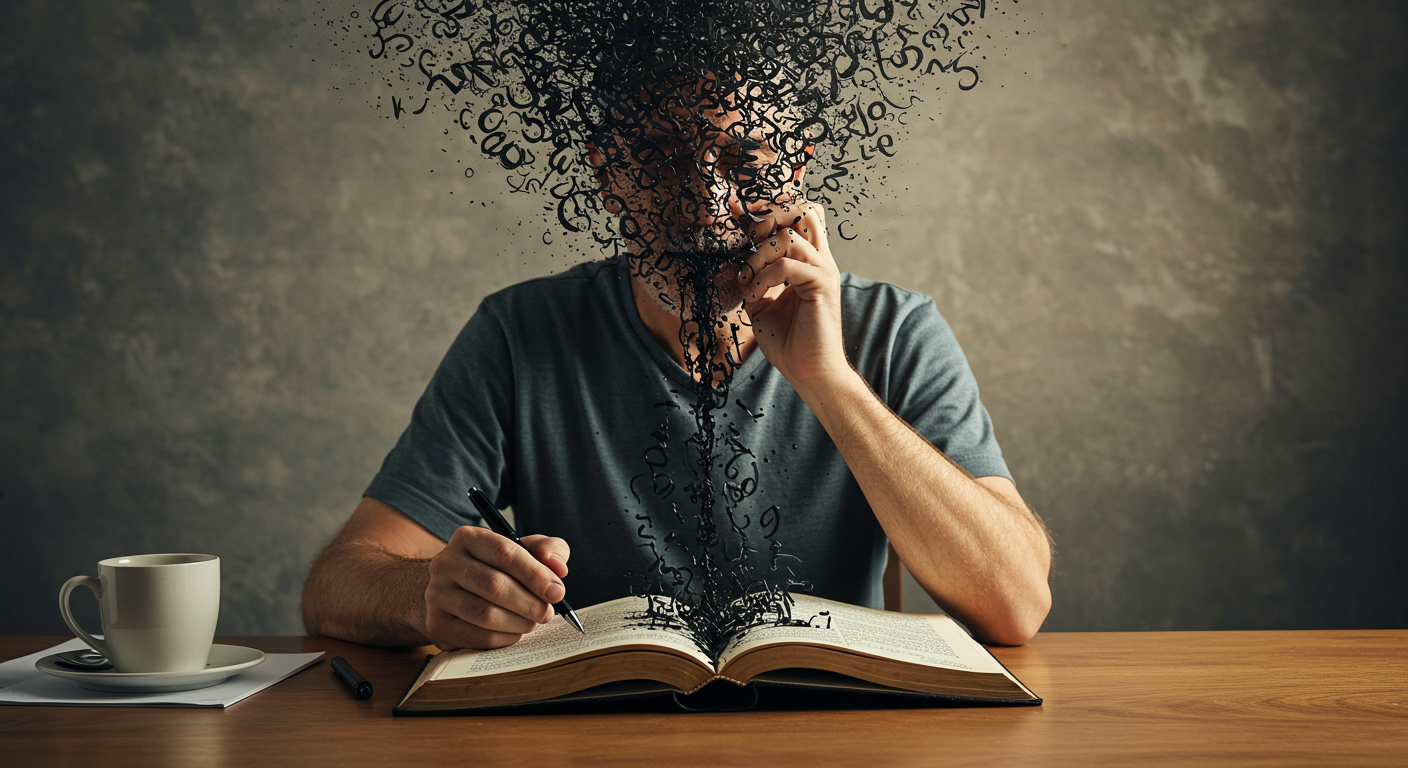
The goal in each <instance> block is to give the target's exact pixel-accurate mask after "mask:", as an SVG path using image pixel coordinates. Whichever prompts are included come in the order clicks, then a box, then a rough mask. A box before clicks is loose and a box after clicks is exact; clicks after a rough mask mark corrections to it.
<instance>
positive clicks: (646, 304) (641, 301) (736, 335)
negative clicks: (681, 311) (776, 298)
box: [630, 275, 758, 379]
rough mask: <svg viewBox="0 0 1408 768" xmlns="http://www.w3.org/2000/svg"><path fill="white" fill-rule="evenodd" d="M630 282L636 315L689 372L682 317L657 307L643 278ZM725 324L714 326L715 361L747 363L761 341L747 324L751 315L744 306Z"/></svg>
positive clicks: (726, 318)
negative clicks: (715, 342)
mask: <svg viewBox="0 0 1408 768" xmlns="http://www.w3.org/2000/svg"><path fill="white" fill-rule="evenodd" d="M630 281H631V297H632V298H633V299H634V300H635V305H636V312H637V313H638V314H639V315H640V321H641V322H642V323H644V324H645V329H646V330H647V331H649V332H650V337H651V338H652V339H655V343H656V344H659V345H660V348H661V349H663V350H665V354H667V355H669V356H670V359H671V360H674V361H675V364H676V365H678V366H679V367H680V368H682V369H685V370H687V371H688V369H687V368H686V366H685V361H684V345H683V344H682V343H680V318H679V316H678V315H676V314H674V313H672V312H669V311H667V310H665V309H664V308H663V307H661V306H660V305H659V304H656V303H655V300H654V299H653V298H651V297H650V294H649V289H648V288H647V287H646V286H645V285H643V283H642V280H641V278H639V277H637V276H636V275H631V276H630ZM722 322H723V325H722V327H719V326H718V325H715V331H716V333H717V334H718V345H717V347H716V349H715V352H714V360H713V362H714V363H715V364H718V365H724V366H728V365H729V361H730V359H731V360H732V362H733V363H736V364H737V365H742V364H743V361H745V360H747V359H748V356H749V355H751V354H752V353H753V351H754V350H756V349H757V348H758V342H757V340H756V339H755V338H754V337H753V326H752V325H750V324H748V315H747V314H746V313H745V312H744V311H743V308H742V307H739V308H737V309H734V310H732V311H731V312H728V313H727V314H726V315H725V316H724V317H723V318H722ZM735 329H736V330H735ZM691 341H693V340H691ZM698 352H699V350H698V348H697V347H695V346H694V344H693V343H692V344H691V348H690V356H691V357H694V356H697V355H698ZM688 373H689V374H690V375H691V377H693V378H695V379H698V378H699V376H698V374H697V373H696V372H695V371H688ZM730 373H732V371H730Z"/></svg>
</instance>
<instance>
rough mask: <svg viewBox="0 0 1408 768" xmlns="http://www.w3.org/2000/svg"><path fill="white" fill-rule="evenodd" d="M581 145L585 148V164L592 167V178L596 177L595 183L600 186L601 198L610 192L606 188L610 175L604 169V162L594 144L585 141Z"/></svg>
mask: <svg viewBox="0 0 1408 768" xmlns="http://www.w3.org/2000/svg"><path fill="white" fill-rule="evenodd" d="M583 147H584V148H585V149H586V150H587V165H588V166H589V167H590V168H591V169H592V178H594V179H596V185H597V187H599V188H600V192H601V196H602V198H603V199H605V198H606V196H607V195H608V194H609V193H610V190H609V189H608V188H609V186H610V183H611V175H610V174H609V173H608V172H607V170H606V162H605V161H604V160H603V159H602V157H601V153H600V152H598V151H597V149H596V144H594V143H592V142H591V141H587V142H586V143H585V144H584V145H583Z"/></svg>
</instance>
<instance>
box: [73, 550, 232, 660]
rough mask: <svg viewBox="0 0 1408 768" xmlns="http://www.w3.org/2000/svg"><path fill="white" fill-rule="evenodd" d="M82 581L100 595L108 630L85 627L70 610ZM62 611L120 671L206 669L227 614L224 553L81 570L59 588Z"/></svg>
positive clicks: (118, 561)
mask: <svg viewBox="0 0 1408 768" xmlns="http://www.w3.org/2000/svg"><path fill="white" fill-rule="evenodd" d="M78 587H87V588H89V589H91V590H93V594H94V595H97V597H98V610H99V613H100V614H101V616H102V621H103V634H102V636H101V637H94V636H93V635H90V634H88V633H87V632H85V631H83V628H82V627H80V626H78V622H77V621H75V620H74V618H73V613H72V611H70V610H69V595H70V594H72V592H73V590H75V589H77V588H78ZM59 610H60V611H62V612H63V616H64V622H65V623H66V624H68V628H69V629H71V630H73V633H74V634H75V635H78V636H79V637H81V638H83V640H84V642H86V643H88V644H89V645H91V646H93V648H94V649H95V650H97V651H98V652H99V653H101V654H103V655H104V656H106V657H108V661H110V662H112V665H113V667H114V669H116V670H117V671H118V672H191V671H195V670H198V669H205V664H206V660H207V659H208V657H209V656H210V645H211V643H212V642H213V641H214V639H215V621H216V619H218V618H219V617H220V558H218V557H216V556H215V555H191V554H166V555H131V556H128V557H113V558H109V559H107V560H103V561H100V562H99V563H98V575H97V576H74V577H73V578H71V579H69V580H68V581H66V582H64V586H63V589H60V590H59Z"/></svg>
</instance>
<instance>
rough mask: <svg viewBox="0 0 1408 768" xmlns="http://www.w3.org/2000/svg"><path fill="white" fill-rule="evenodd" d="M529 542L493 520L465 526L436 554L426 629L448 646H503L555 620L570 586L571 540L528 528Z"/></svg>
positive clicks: (440, 644) (443, 646)
mask: <svg viewBox="0 0 1408 768" xmlns="http://www.w3.org/2000/svg"><path fill="white" fill-rule="evenodd" d="M523 544H524V547H527V548H526V549H525V548H524V547H520V546H518V545H517V544H515V543H513V541H512V540H510V539H507V538H504V537H503V536H500V535H498V534H497V533H494V532H493V531H491V530H489V529H487V528H475V527H472V526H467V525H466V526H461V527H460V528H459V529H458V530H456V531H455V533H454V535H452V536H451V537H450V541H449V543H448V544H446V545H445V548H444V549H442V550H440V553H439V554H437V555H435V557H433V558H431V560H430V583H429V585H428V586H427V587H426V588H425V632H426V637H427V638H428V639H429V640H430V641H431V642H433V643H435V645H436V646H438V647H440V648H441V649H442V650H447V651H448V650H453V649H455V648H502V647H504V646H506V645H513V644H514V643H516V642H518V640H519V638H521V637H523V635H525V634H527V633H529V632H531V631H532V630H533V628H534V627H535V626H537V625H538V624H546V623H548V622H549V621H552V619H553V616H554V615H555V614H554V613H553V609H552V604H553V603H556V602H557V601H559V600H561V599H562V598H563V597H564V596H565V595H566V594H567V588H566V587H565V586H563V584H562V578H563V577H564V576H566V575H567V558H568V557H569V556H570V555H571V550H570V549H569V548H568V546H567V542H565V541H563V540H562V539H558V538H552V537H548V536H524V537H523Z"/></svg>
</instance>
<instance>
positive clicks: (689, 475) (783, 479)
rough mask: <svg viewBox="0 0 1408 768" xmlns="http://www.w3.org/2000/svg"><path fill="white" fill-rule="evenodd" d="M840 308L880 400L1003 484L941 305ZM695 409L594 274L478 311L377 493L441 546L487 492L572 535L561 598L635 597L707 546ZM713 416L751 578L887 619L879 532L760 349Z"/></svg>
mask: <svg viewBox="0 0 1408 768" xmlns="http://www.w3.org/2000/svg"><path fill="white" fill-rule="evenodd" d="M841 308H842V328H843V333H844V335H845V343H846V352H847V354H848V355H849V357H850V360H851V362H852V364H854V365H855V367H856V369H857V370H858V371H860V373H861V374H862V375H863V376H864V377H865V379H866V381H868V382H869V383H870V385H871V387H872V388H874V390H875V392H876V393H877V394H879V396H880V397H881V399H883V400H884V401H885V402H886V403H887V404H888V405H889V406H890V408H891V409H892V410H894V411H895V413H897V414H898V415H899V416H900V417H901V418H902V419H904V420H905V421H906V422H908V423H909V424H910V425H911V426H913V427H914V428H915V429H916V430H918V432H919V433H920V434H922V435H924V436H925V437H927V438H928V439H929V440H930V441H931V442H932V443H933V444H934V445H935V446H937V447H938V448H939V449H940V450H942V451H944V453H946V454H947V455H948V456H949V457H950V458H952V459H953V460H954V461H956V462H957V463H958V464H960V465H961V466H963V467H964V468H965V469H967V470H968V471H969V472H971V473H972V474H973V475H974V476H977V477H982V476H986V475H1000V476H1003V477H1008V478H1010V477H1011V475H1010V474H1009V473H1008V471H1007V465H1006V463H1005V462H1004V461H1003V458H1002V452H1001V450H1000V449H999V448H998V445H997V441H996V440H995V439H994V437H993V432H992V424H991V422H990V421H989V419H988V414H987V411H986V409H984V408H983V405H982V403H981V402H980V401H979V400H978V387H977V384H976V382H975V381H974V380H973V374H972V372H971V371H970V370H969V368H968V363H967V360H965V359H964V357H963V352H962V350H961V349H959V346H958V342H957V340H956V339H955V338H954V336H953V332H952V331H951V330H950V329H949V327H948V324H947V323H945V322H944V319H943V318H942V317H941V316H940V315H939V312H938V310H937V309H936V308H935V306H934V302H933V300H931V299H930V298H928V297H927V296H923V295H921V294H917V293H914V292H911V291H906V290H904V289H901V288H898V287H896V286H894V285H890V284H888V283H878V282H873V281H870V280H864V279H861V278H858V277H855V276H854V275H851V274H848V273H843V274H842V281H841ZM692 403H693V396H692V390H691V383H690V379H689V376H688V375H687V374H686V373H685V371H684V370H683V369H681V368H680V367H679V366H678V365H677V364H676V363H675V362H674V361H673V360H671V359H670V357H669V356H668V355H667V354H666V353H665V351H664V350H663V349H661V348H660V346H659V345H658V344H657V343H656V342H655V340H654V339H652V338H651V337H650V334H649V332H648V331H647V330H646V328H645V326H644V324H643V323H642V322H641V320H640V315H639V313H638V312H637V310H636V308H635V304H634V301H633V300H632V298H631V291H630V285H629V277H628V276H627V274H626V272H625V271H624V270H623V269H622V267H621V266H620V265H619V264H618V263H617V262H615V261H599V262H591V263H587V264H581V265H578V266H576V267H574V268H572V269H571V270H569V271H567V272H565V273H563V274H559V275H554V276H551V277H544V278H539V279H536V280H530V281H528V282H525V283H521V284H519V285H515V286H512V287H510V288H506V289H504V290H502V291H499V292H498V293H495V294H493V295H491V296H489V297H487V298H485V299H484V302H483V303H482V304H481V305H480V307H479V310H478V311H477V312H475V314H474V316H473V317H471V318H470V320H469V323H468V324H467V325H466V326H465V328H464V330H463V331H462V332H461V333H460V335H459V337H458V338H457V339H456V340H455V342H454V344H453V345H451V347H450V350H449V352H448V353H447V354H446V355H445V359H444V360H443V361H442V362H441V363H440V367H439V369H438V370H437V371H436V372H435V376H434V378H432V379H431V381H430V385H429V386H428V387H427V388H426V391H425V394H424V395H422V396H421V399H420V401H419V402H418V403H417V404H416V407H415V411H414V412H413V413H412V415H411V423H410V425H409V426H408V427H407V428H406V431H405V432H404V433H403V434H402V435H401V438H400V440H399V441H397V443H396V447H395V448H393V449H392V451H391V453H390V454H389V455H387V457H386V460H385V462H383V464H382V467H381V471H380V472H379V473H378V474H377V476H376V478H375V479H374V480H372V483H371V485H370V486H369V487H368V488H367V490H366V494H365V495H367V496H370V497H372V498H375V499H378V500H380V501H382V502H385V503H387V504H389V505H391V506H392V507H395V508H396V509H398V510H400V511H401V512H403V513H404V514H406V515H408V516H409V517H411V519H413V520H415V521H416V522H418V523H420V524H421V525H422V526H424V527H425V528H426V530H428V531H430V532H431V533H433V534H435V535H437V536H439V537H441V538H443V539H448V538H449V537H450V535H451V534H452V533H453V532H454V530H455V528H457V527H458V526H461V525H474V524H477V523H478V521H479V517H478V515H477V514H476V513H475V512H474V511H473V507H472V506H471V504H470V502H469V499H468V498H467V497H466V495H465V491H466V489H468V488H469V487H470V486H478V487H479V488H480V489H481V490H483V491H484V492H485V493H486V494H487V495H488V496H489V498H491V499H493V500H494V502H495V503H496V504H497V505H498V506H499V507H500V508H504V507H509V506H511V507H513V511H514V514H515V518H516V528H517V529H518V532H519V533H520V534H522V535H525V536H526V535H528V534H531V533H542V534H548V535H551V536H560V537H562V538H563V539H566V540H567V542H568V544H570V545H571V546H572V558H571V561H570V563H569V566H570V568H571V573H570V574H569V575H568V577H567V579H566V580H565V583H566V584H567V595H568V599H569V600H570V601H571V602H572V604H573V605H574V606H575V607H578V608H582V607H585V606H588V605H594V604H596V603H599V602H603V601H606V600H611V599H614V598H617V597H622V596H624V595H626V594H628V593H629V592H630V590H631V589H632V587H633V585H634V586H635V587H637V588H639V586H640V584H641V582H640V581H639V578H640V575H641V574H647V573H654V574H655V576H654V577H653V578H658V577H659V571H658V569H656V570H654V571H652V564H653V563H654V564H657V565H658V561H657V560H656V556H655V555H654V554H652V552H661V551H664V552H665V554H666V561H671V562H672V560H671V558H679V557H682V556H683V554H682V551H681V550H680V548H679V546H678V544H679V543H680V542H683V541H693V540H694V537H695V533H696V528H695V524H694V520H695V519H696V518H695V517H694V515H693V513H694V512H697V510H698V509H699V505H698V502H697V501H693V502H692V501H691V499H690V494H691V490H692V489H691V487H690V486H691V484H692V483H694V482H695V477H694V473H695V471H696V469H695V468H696V465H695V461H696V454H695V452H694V448H693V446H692V445H691V444H689V443H688V442H687V441H688V440H689V439H690V438H691V437H692V436H694V435H695V433H696V431H697V430H696V427H695V422H694V417H693V416H692V415H691V410H690V406H691V405H692ZM716 416H717V423H718V426H719V434H720V435H721V437H720V439H719V440H718V442H717V446H716V450H717V453H718V454H719V459H718V462H717V464H716V468H715V470H714V475H715V478H717V480H716V487H718V485H719V483H726V484H727V491H726V492H727V493H731V494H733V499H734V500H733V501H732V502H729V503H727V504H726V503H725V500H724V499H723V498H722V497H719V498H718V500H717V501H716V502H715V510H716V513H719V514H722V513H723V511H724V509H725V507H726V506H732V507H733V520H734V523H736V524H738V525H739V527H741V528H742V529H743V530H744V533H745V534H746V535H747V536H748V537H749V538H748V539H747V540H746V542H745V548H746V549H748V550H754V551H753V552H752V553H751V554H749V555H747V558H749V559H748V562H749V563H750V564H752V565H753V566H754V567H755V568H756V571H755V573H757V574H758V575H761V576H764V577H767V578H770V579H779V578H780V577H784V575H786V574H788V569H790V575H786V576H785V578H791V579H792V580H795V581H806V582H810V583H811V585H812V594H815V595H818V596H821V597H827V598H831V599H834V600H841V601H843V602H848V603H854V604H858V605H867V606H872V607H878V606H879V605H880V603H881V592H880V574H881V572H882V570H883V569H884V565H885V544H886V539H885V534H884V532H883V531H882V530H881V528H880V525H879V524H878V523H877V522H876V520H875V516H874V514H873V513H872V512H871V510H870V506H869V504H867V502H866V500H865V496H864V494H862V493H861V490H860V486H859V485H857V483H856V481H855V478H854V477H853V476H852V475H851V472H850V470H849V469H848V468H847V467H846V463H845V461H844V460H843V459H842V458H841V454H840V452H839V451H838V450H837V449H836V446H835V445H834V444H833V443H832V441H831V438H830V437H829V436H828V435H827V433H826V431H825V430H824V429H823V428H822V426H821V423H820V422H818V421H817V419H816V417H815V416H814V415H813V414H812V412H811V410H810V409H809V408H808V407H807V405H806V404H805V403H804V402H802V399H801V398H800V397H799V396H798V395H797V393H796V391H795V390H793V388H792V385H791V384H789V383H788V382H787V380H786V379H785V378H783V376H782V375H781V374H780V373H778V372H777V370H776V369H774V368H773V367H772V366H771V365H769V364H768V362H767V360H766V359H765V358H764V356H763V354H762V353H761V352H760V351H757V352H755V353H754V354H752V355H751V356H750V357H749V358H748V359H747V360H746V361H745V362H744V363H743V366H742V367H741V368H739V369H738V370H737V371H736V372H735V373H734V376H733V379H732V383H731V387H730V391H729V395H728V405H727V406H726V407H724V408H721V409H720V410H719V411H717V412H716ZM723 524H724V528H725V530H724V534H725V544H726V545H727V546H729V547H730V549H729V551H730V552H733V553H736V552H737V551H738V547H737V546H736V545H737V543H738V542H737V537H736V536H735V537H733V544H731V545H730V544H729V536H730V535H731V534H730V532H729V531H728V527H729V526H728V523H727V522H726V521H724V523H723ZM764 533H771V534H772V536H771V538H772V540H774V541H776V542H778V543H779V544H780V553H775V552H772V551H770V542H769V541H766V540H764V538H763V534H764ZM671 535H673V536H675V537H676V538H675V539H673V543H670V544H667V541H670V540H669V539H668V537H670V536H671ZM647 537H653V538H647ZM652 548H653V549H652ZM778 554H780V555H783V556H776V555H778ZM774 565H776V566H777V568H778V570H776V571H773V570H771V568H772V567H773V566H774ZM627 574H633V575H635V576H629V577H628V576H627Z"/></svg>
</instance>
